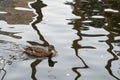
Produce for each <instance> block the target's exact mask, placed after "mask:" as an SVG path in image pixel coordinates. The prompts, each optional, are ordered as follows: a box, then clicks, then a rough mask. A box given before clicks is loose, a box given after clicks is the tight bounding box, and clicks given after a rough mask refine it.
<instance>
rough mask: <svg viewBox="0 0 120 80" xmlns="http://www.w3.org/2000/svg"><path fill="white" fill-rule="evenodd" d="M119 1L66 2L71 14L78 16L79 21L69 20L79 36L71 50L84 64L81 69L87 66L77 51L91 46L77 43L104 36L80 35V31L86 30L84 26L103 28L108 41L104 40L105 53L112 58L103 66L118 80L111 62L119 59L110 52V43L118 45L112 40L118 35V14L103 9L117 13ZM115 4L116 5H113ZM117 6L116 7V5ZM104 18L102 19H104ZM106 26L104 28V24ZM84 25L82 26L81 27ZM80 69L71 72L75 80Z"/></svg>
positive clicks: (76, 0)
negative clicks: (105, 45) (106, 32)
mask: <svg viewBox="0 0 120 80" xmlns="http://www.w3.org/2000/svg"><path fill="white" fill-rule="evenodd" d="M119 3H120V1H118V0H102V1H101V0H73V2H66V4H68V5H71V7H72V10H73V11H72V13H73V14H74V15H76V16H80V17H81V19H75V20H71V23H69V24H72V25H74V28H73V29H74V30H76V31H77V36H79V39H76V40H74V41H73V44H72V48H74V50H75V53H76V56H77V57H78V58H79V59H80V60H81V61H82V62H83V63H84V65H85V67H82V68H88V66H87V64H86V63H85V62H84V61H83V59H82V58H81V57H80V56H79V55H78V49H80V48H92V49H94V47H92V46H82V45H80V44H79V43H78V42H79V41H81V40H82V37H84V36H85V37H99V36H106V35H104V34H97V35H96V34H93V35H91V34H82V33H81V31H82V30H86V28H85V27H83V26H85V25H89V26H92V27H95V28H103V29H105V30H106V31H108V32H109V34H108V35H107V37H108V40H106V43H107V45H109V48H108V49H107V51H108V52H109V53H110V54H111V55H112V56H113V58H112V59H109V60H108V63H107V65H106V66H105V67H106V69H107V70H108V72H109V74H110V75H111V76H113V77H114V78H116V79H117V80H119V78H118V77H116V76H115V75H114V74H113V72H112V70H111V66H112V62H113V61H115V60H118V59H119V58H118V57H117V55H116V54H115V53H114V52H113V51H112V50H113V45H112V43H113V42H114V43H116V44H117V43H119V40H114V38H115V37H116V36H119V34H120V29H119V25H120V24H119V22H120V19H119V17H120V13H116V12H110V11H108V12H105V11H104V9H105V8H112V9H117V10H118V12H119V10H120V6H119ZM115 4H116V5H115ZM117 4H118V5H117ZM94 16H100V17H101V18H99V17H94ZM103 16H104V17H105V18H104V17H103ZM87 20H90V21H91V22H84V23H83V22H82V21H87ZM106 23H107V24H108V25H107V26H105V24H106ZM83 24H84V25H83ZM104 26H105V27H104ZM80 68H81V67H74V68H73V71H74V72H75V73H76V74H77V77H76V78H75V80H77V79H78V78H79V77H80V76H81V74H80V73H79V72H78V71H77V70H78V69H80Z"/></svg>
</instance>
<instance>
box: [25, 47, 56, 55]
mask: <svg viewBox="0 0 120 80" xmlns="http://www.w3.org/2000/svg"><path fill="white" fill-rule="evenodd" d="M23 50H24V53H26V54H28V55H30V56H34V57H51V56H53V54H55V53H57V51H56V50H55V48H54V46H53V45H49V46H48V50H45V49H44V48H41V47H31V46H27V47H24V48H23Z"/></svg>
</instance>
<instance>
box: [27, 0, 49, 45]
mask: <svg viewBox="0 0 120 80" xmlns="http://www.w3.org/2000/svg"><path fill="white" fill-rule="evenodd" d="M31 6H32V8H34V9H35V11H36V13H37V14H38V16H36V20H35V21H34V22H33V23H32V27H33V29H34V30H35V31H36V32H37V34H38V35H39V39H40V40H42V41H43V44H40V43H37V42H33V41H28V43H30V44H32V45H40V46H44V47H45V46H48V45H49V43H48V42H47V41H46V40H45V39H44V37H43V35H42V34H41V32H40V31H39V30H38V28H37V26H36V24H37V23H40V22H41V21H42V18H43V14H42V10H41V9H42V8H43V7H45V6H47V5H46V4H44V3H43V2H42V1H41V0H37V1H36V2H34V3H32V4H31Z"/></svg>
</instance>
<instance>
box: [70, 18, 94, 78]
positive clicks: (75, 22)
mask: <svg viewBox="0 0 120 80" xmlns="http://www.w3.org/2000/svg"><path fill="white" fill-rule="evenodd" d="M69 25H73V29H74V30H76V31H77V36H78V37H79V38H78V39H76V40H74V41H73V44H72V48H73V49H74V50H75V55H76V57H78V59H79V60H80V61H82V63H83V64H84V66H83V67H73V68H72V70H73V71H74V72H75V73H76V74H77V76H76V78H75V80H78V79H79V78H80V76H81V74H80V72H79V71H77V70H78V69H85V68H88V65H87V64H86V63H85V61H84V60H83V59H82V58H81V57H80V56H79V54H78V50H79V49H82V48H86V49H94V47H92V46H82V45H80V44H79V43H78V42H79V41H81V40H82V35H81V30H88V29H86V27H84V26H82V24H81V20H80V19H75V20H72V21H71V22H70V23H69Z"/></svg>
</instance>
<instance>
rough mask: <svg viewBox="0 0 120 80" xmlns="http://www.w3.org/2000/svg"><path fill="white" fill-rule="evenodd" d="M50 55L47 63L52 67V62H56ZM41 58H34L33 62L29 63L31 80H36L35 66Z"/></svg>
mask: <svg viewBox="0 0 120 80" xmlns="http://www.w3.org/2000/svg"><path fill="white" fill-rule="evenodd" d="M51 58H52V56H50V57H49V58H48V64H49V66H50V67H54V64H55V63H56V61H52V59H51ZM41 61H42V60H41V59H36V60H35V61H34V62H32V63H31V68H32V74H31V78H32V80H37V78H36V76H35V75H36V71H37V70H36V66H37V65H38V64H39V63H40V62H41Z"/></svg>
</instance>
